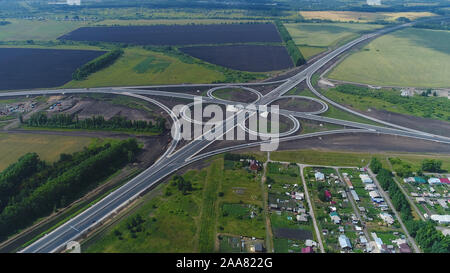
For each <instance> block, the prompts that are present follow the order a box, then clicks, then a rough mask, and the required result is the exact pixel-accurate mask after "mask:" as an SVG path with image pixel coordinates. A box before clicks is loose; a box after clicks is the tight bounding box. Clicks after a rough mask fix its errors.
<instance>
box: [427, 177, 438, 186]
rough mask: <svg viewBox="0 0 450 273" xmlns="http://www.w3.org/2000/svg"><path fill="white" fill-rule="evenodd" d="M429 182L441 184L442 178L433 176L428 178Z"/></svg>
mask: <svg viewBox="0 0 450 273" xmlns="http://www.w3.org/2000/svg"><path fill="white" fill-rule="evenodd" d="M428 184H430V185H435V184H441V180H440V179H439V178H436V177H431V178H430V179H428Z"/></svg>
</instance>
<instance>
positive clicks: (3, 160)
mask: <svg viewBox="0 0 450 273" xmlns="http://www.w3.org/2000/svg"><path fill="white" fill-rule="evenodd" d="M92 142H93V139H92V138H89V137H72V136H57V135H39V134H6V133H0V171H3V170H4V169H5V168H6V167H8V166H9V165H10V164H11V163H14V162H16V161H17V159H19V158H20V157H21V156H23V155H24V154H26V153H31V152H35V153H37V154H38V155H39V157H40V158H41V159H43V160H45V161H47V162H53V161H56V160H58V159H59V155H60V154H61V153H74V152H77V151H80V150H82V149H83V148H84V147H86V146H89V145H90V144H91V143H92Z"/></svg>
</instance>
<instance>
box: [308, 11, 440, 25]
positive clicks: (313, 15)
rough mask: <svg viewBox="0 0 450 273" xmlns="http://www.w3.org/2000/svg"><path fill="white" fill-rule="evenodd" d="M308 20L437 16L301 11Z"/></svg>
mask: <svg viewBox="0 0 450 273" xmlns="http://www.w3.org/2000/svg"><path fill="white" fill-rule="evenodd" d="M300 15H301V16H302V17H303V18H305V19H306V20H314V19H319V20H331V21H337V22H358V23H368V22H376V21H388V22H393V21H395V20H397V19H398V18H400V17H405V18H408V19H410V20H416V19H418V18H422V17H430V16H435V14H433V13H430V12H355V11H301V12H300Z"/></svg>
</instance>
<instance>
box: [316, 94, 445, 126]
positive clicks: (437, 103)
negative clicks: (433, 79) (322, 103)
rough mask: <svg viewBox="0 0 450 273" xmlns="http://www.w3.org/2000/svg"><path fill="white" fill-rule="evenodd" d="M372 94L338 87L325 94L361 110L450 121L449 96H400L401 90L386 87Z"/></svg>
mask: <svg viewBox="0 0 450 273" xmlns="http://www.w3.org/2000/svg"><path fill="white" fill-rule="evenodd" d="M370 94H371V95H367V94H360V95H357V94H347V93H343V92H339V91H338V90H336V89H328V90H326V91H325V92H324V95H325V96H327V97H328V98H330V99H332V100H333V101H336V102H338V103H341V104H345V105H348V106H350V107H352V108H355V109H358V110H361V111H368V110H369V109H379V110H386V111H390V112H394V113H399V114H406V115H413V116H417V117H424V118H433V119H440V120H443V121H450V113H449V112H448V105H450V101H448V99H447V98H443V97H433V96H431V97H427V98H424V97H421V96H416V97H412V98H403V97H401V96H400V91H393V90H384V89H382V90H376V91H375V92H374V93H370ZM372 94H373V95H372ZM375 96H377V97H375ZM395 97H398V101H397V102H396V103H393V102H394V100H392V102H390V101H389V99H388V98H395Z"/></svg>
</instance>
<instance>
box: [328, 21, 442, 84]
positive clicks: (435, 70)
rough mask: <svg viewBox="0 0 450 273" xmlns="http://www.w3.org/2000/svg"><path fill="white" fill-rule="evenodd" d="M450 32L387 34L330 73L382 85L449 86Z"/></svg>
mask: <svg viewBox="0 0 450 273" xmlns="http://www.w3.org/2000/svg"><path fill="white" fill-rule="evenodd" d="M449 70H450V31H443V30H428V29H418V28H409V29H403V30H399V31H396V32H394V33H391V34H388V35H384V36H382V37H380V38H377V39H376V40H374V41H372V42H371V43H369V44H368V45H367V46H365V47H364V48H363V49H362V50H360V51H358V52H356V53H354V54H352V55H351V56H349V57H348V58H346V59H345V60H344V61H343V62H342V63H340V64H339V65H338V66H337V67H335V68H334V69H333V70H332V71H331V72H330V73H329V75H328V77H329V78H331V79H335V80H343V81H350V82H359V83H365V84H372V85H380V86H413V87H425V88H433V87H449V86H450V77H448V71H449Z"/></svg>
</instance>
